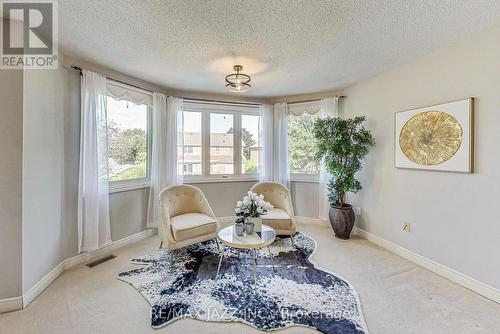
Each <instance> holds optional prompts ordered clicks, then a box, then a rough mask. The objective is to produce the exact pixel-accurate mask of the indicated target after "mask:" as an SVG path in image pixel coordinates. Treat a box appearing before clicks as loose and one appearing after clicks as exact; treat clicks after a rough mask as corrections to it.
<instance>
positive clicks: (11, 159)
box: [0, 20, 23, 299]
mask: <svg viewBox="0 0 500 334" xmlns="http://www.w3.org/2000/svg"><path fill="white" fill-rule="evenodd" d="M0 24H2V21H1V20H0ZM0 101H1V104H0V116H1V121H0V254H1V255H2V265H1V266H0V299H3V298H10V297H16V296H19V295H21V275H22V270H21V253H22V249H21V237H22V232H21V231H22V172H21V171H22V145H23V141H22V139H23V73H22V71H21V70H0Z"/></svg>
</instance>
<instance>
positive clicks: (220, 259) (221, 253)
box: [215, 243, 226, 280]
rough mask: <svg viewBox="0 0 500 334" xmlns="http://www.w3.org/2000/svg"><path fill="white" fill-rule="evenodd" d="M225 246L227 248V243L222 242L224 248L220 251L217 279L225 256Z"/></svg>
mask: <svg viewBox="0 0 500 334" xmlns="http://www.w3.org/2000/svg"><path fill="white" fill-rule="evenodd" d="M225 248H226V244H225V243H222V250H221V252H220V258H219V266H218V267H217V275H215V279H216V280H217V279H218V278H219V271H220V265H221V263H222V258H223V257H224V249H225Z"/></svg>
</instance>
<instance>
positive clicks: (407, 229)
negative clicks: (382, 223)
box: [403, 223, 410, 232]
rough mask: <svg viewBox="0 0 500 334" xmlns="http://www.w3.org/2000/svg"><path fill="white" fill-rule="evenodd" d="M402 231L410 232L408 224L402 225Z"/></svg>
mask: <svg viewBox="0 0 500 334" xmlns="http://www.w3.org/2000/svg"><path fill="white" fill-rule="evenodd" d="M403 231H405V232H410V223H404V224H403Z"/></svg>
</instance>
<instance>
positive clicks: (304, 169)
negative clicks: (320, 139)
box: [288, 112, 319, 174]
mask: <svg viewBox="0 0 500 334" xmlns="http://www.w3.org/2000/svg"><path fill="white" fill-rule="evenodd" d="M317 117H318V114H314V115H311V114H308V113H305V112H304V113H302V114H301V115H299V116H295V115H293V114H290V115H289V116H288V157H289V158H288V159H289V164H290V173H292V174H318V172H319V165H318V162H317V161H315V159H314V152H315V150H316V148H315V142H314V134H313V131H312V130H313V126H314V121H315V120H316V119H317Z"/></svg>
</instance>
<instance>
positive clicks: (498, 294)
mask: <svg viewBox="0 0 500 334" xmlns="http://www.w3.org/2000/svg"><path fill="white" fill-rule="evenodd" d="M354 231H355V233H356V234H357V235H358V236H360V237H362V238H363V239H366V240H368V241H370V242H373V243H374V244H376V245H379V246H381V247H383V248H385V249H387V250H389V251H391V252H393V253H395V254H397V255H399V256H401V257H403V258H405V259H407V260H409V261H411V262H414V263H416V264H418V265H419V266H421V267H424V268H425V269H427V270H430V271H432V272H433V273H436V274H438V275H440V276H443V277H445V278H447V279H449V280H450V281H452V282H454V283H456V284H458V285H461V286H463V287H465V288H467V289H469V290H471V291H473V292H475V293H477V294H480V295H481V296H483V297H486V298H488V299H490V300H492V301H494V302H496V303H498V304H500V290H498V289H496V288H494V287H492V286H490V285H488V284H485V283H483V282H480V281H478V280H476V279H474V278H472V277H469V276H467V275H464V274H462V273H460V272H458V271H456V270H453V269H451V268H449V267H446V266H444V265H442V264H440V263H437V262H435V261H433V260H431V259H428V258H426V257H424V256H422V255H420V254H417V253H414V252H412V251H410V250H408V249H406V248H403V247H401V246H399V245H396V244H394V243H392V242H390V241H387V240H385V239H383V238H381V237H379V236H376V235H374V234H371V233H369V232H367V231H365V230H362V229H360V228H359V227H356V226H355V227H354Z"/></svg>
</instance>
